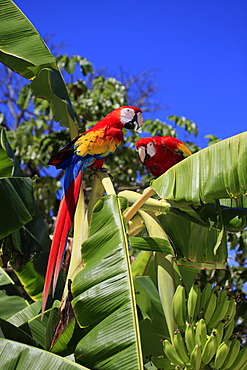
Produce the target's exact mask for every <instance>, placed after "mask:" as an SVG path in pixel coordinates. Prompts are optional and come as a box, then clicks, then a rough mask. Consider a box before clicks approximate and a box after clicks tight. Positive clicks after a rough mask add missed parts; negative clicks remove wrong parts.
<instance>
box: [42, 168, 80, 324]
mask: <svg viewBox="0 0 247 370" xmlns="http://www.w3.org/2000/svg"><path fill="white" fill-rule="evenodd" d="M81 181H82V171H80V172H79V173H78V176H77V177H76V180H75V181H72V182H71V184H70V185H69V187H68V188H67V190H66V192H65V194H64V196H63V198H62V200H61V202H60V206H59V211H58V215H57V219H56V223H55V229H54V235H53V238H52V243H51V249H50V254H49V259H48V264H47V269H46V276H45V283H44V289H43V294H42V295H43V302H42V310H41V312H42V317H43V314H44V311H45V307H46V303H47V299H48V294H49V290H50V286H51V282H52V280H53V287H52V295H54V291H55V288H56V284H57V279H58V275H59V270H60V267H61V262H62V258H63V253H64V249H65V246H66V241H67V237H68V234H69V230H70V228H71V225H72V223H73V220H74V214H75V210H76V205H77V201H78V197H79V193H80V187H81Z"/></svg>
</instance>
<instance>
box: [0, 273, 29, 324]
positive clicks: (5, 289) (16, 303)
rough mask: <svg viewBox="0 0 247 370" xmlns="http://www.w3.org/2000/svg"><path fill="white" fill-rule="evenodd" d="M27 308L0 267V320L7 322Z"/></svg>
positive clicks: (26, 303) (12, 282) (26, 304)
mask: <svg viewBox="0 0 247 370" xmlns="http://www.w3.org/2000/svg"><path fill="white" fill-rule="evenodd" d="M27 306H28V302H27V301H26V300H25V299H24V298H23V297H21V296H20V294H19V291H18V289H17V287H16V286H15V284H14V281H13V280H12V279H11V278H10V277H9V275H8V274H7V273H6V272H5V271H4V269H3V268H1V267H0V318H2V319H4V320H7V319H8V318H9V317H11V316H12V315H14V314H16V313H17V312H19V311H20V310H22V309H25V308H26V307H27Z"/></svg>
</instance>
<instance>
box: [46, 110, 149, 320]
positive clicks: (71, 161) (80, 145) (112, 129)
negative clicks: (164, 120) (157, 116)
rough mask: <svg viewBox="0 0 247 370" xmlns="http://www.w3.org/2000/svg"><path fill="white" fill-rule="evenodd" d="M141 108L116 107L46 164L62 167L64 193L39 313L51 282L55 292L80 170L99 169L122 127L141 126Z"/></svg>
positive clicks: (115, 143)
mask: <svg viewBox="0 0 247 370" xmlns="http://www.w3.org/2000/svg"><path fill="white" fill-rule="evenodd" d="M142 121H143V119H142V111H141V110H140V109H139V108H135V107H131V106H124V107H120V108H117V109H115V110H114V111H112V112H111V113H109V114H108V115H107V116H106V117H104V118H103V119H102V120H101V121H99V122H98V123H97V124H96V125H95V126H93V127H92V128H91V129H89V130H88V131H86V132H84V133H83V134H81V135H80V136H78V137H76V138H75V139H74V140H72V141H71V142H70V143H68V144H67V145H66V146H65V147H64V148H63V149H61V150H60V151H59V152H58V154H56V155H55V156H53V157H52V158H51V159H50V161H49V164H51V165H54V166H55V167H56V168H57V169H60V168H61V169H64V170H65V178H64V196H63V198H62V200H61V203H60V206H59V211H58V215H57V219H56V223H55V229H54V235H53V239H52V244H51V250H50V255H49V259H48V264H47V270H46V277H45V283H44V289H43V303H42V314H43V313H44V310H45V306H46V302H47V298H48V294H49V290H50V286H51V283H53V289H52V290H53V294H54V291H55V287H56V283H57V279H58V275H59V271H60V267H61V262H62V258H63V253H64V249H65V246H66V241H67V237H68V233H69V230H70V228H71V226H72V223H73V219H74V214H75V210H76V205H77V201H78V197H79V193H80V187H81V182H82V178H83V170H84V169H85V168H86V167H90V168H92V169H100V168H102V166H103V163H104V161H105V159H106V157H107V156H108V155H110V154H112V153H114V152H115V150H116V149H117V147H118V146H119V145H120V144H121V143H122V141H123V132H122V130H123V128H127V129H134V128H135V126H136V125H137V128H139V127H140V126H141V125H142Z"/></svg>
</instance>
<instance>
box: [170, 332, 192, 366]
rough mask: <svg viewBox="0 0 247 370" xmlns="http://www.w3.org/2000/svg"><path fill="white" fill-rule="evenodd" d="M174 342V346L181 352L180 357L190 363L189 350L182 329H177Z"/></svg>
mask: <svg viewBox="0 0 247 370" xmlns="http://www.w3.org/2000/svg"><path fill="white" fill-rule="evenodd" d="M173 344H174V347H175V349H176V351H177V353H178V354H179V356H180V358H181V359H182V360H183V361H184V363H185V364H186V363H189V362H190V359H189V356H188V351H187V348H186V346H185V342H184V338H183V336H182V333H181V331H180V330H176V331H175V333H174V337H173Z"/></svg>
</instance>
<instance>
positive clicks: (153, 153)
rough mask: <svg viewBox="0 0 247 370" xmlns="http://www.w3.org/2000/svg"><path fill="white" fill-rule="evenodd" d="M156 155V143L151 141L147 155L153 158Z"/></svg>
mask: <svg viewBox="0 0 247 370" xmlns="http://www.w3.org/2000/svg"><path fill="white" fill-rule="evenodd" d="M155 153H156V150H155V147H154V143H153V142H152V141H151V142H150V143H148V144H147V154H148V155H150V157H153V156H154V155H155Z"/></svg>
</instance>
